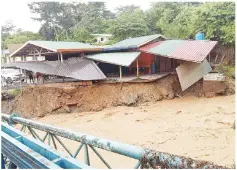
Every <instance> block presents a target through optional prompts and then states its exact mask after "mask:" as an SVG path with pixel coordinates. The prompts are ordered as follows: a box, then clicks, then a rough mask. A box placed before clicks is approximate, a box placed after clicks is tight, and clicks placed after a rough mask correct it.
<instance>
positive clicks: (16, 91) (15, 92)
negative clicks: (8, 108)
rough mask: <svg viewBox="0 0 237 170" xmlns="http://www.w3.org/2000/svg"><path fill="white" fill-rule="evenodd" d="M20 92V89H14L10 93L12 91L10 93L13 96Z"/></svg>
mask: <svg viewBox="0 0 237 170" xmlns="http://www.w3.org/2000/svg"><path fill="white" fill-rule="evenodd" d="M20 92H21V89H14V90H13V91H12V92H11V93H12V95H13V96H14V97H15V96H17V95H18V94H20Z"/></svg>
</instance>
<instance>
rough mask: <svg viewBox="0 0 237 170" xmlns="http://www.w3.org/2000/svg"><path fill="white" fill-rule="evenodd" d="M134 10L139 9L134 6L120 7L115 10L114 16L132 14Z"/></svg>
mask: <svg viewBox="0 0 237 170" xmlns="http://www.w3.org/2000/svg"><path fill="white" fill-rule="evenodd" d="M136 9H140V7H139V6H136V5H126V6H120V7H118V8H116V11H117V12H116V14H117V15H119V14H121V13H124V12H134V11H135V10H136Z"/></svg>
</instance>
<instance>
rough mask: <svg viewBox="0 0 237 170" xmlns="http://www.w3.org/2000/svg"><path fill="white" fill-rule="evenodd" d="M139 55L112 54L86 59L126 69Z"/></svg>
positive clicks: (90, 56)
mask: <svg viewBox="0 0 237 170" xmlns="http://www.w3.org/2000/svg"><path fill="white" fill-rule="evenodd" d="M139 55H140V52H114V53H99V54H94V55H87V56H86V58H88V59H91V60H96V61H100V62H104V63H110V64H115V65H119V66H126V67H128V66H130V65H131V64H132V63H133V61H135V60H136V58H137V57H138V56H139Z"/></svg>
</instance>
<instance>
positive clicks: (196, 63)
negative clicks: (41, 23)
mask: <svg viewBox="0 0 237 170" xmlns="http://www.w3.org/2000/svg"><path fill="white" fill-rule="evenodd" d="M216 45H217V42H216V41H208V40H168V39H166V38H165V37H164V36H162V35H160V34H156V35H149V36H142V37H136V38H129V39H126V40H123V41H120V42H118V43H116V44H113V45H111V46H108V47H98V46H93V45H90V44H84V43H80V42H53V41H29V42H27V43H25V44H24V45H22V46H21V47H20V48H18V49H17V50H16V51H15V52H13V53H12V54H11V55H10V57H17V56H32V57H33V58H34V57H36V56H44V57H45V60H44V61H22V62H12V63H8V64H6V65H4V67H17V68H21V69H25V70H30V71H34V72H41V73H43V74H48V75H57V76H62V77H70V78H73V79H76V80H80V81H92V80H106V79H107V80H108V79H115V80H117V81H123V82H129V81H132V80H137V79H141V80H144V79H145V80H148V81H150V80H157V79H159V78H162V77H164V76H167V75H168V74H176V73H177V75H178V78H179V81H180V85H181V88H182V91H184V90H185V89H187V88H188V87H190V86H191V85H193V84H194V83H195V82H197V81H199V80H200V79H202V78H203V77H204V76H205V75H206V74H207V73H209V72H210V71H211V66H210V64H209V62H208V61H207V59H206V58H207V57H208V56H209V55H210V53H211V51H212V50H213V49H214V47H215V46H216Z"/></svg>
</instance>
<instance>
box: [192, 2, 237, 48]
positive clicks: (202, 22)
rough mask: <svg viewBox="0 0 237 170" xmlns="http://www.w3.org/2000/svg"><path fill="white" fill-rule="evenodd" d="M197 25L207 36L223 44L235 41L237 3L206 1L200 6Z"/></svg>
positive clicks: (231, 43)
mask: <svg viewBox="0 0 237 170" xmlns="http://www.w3.org/2000/svg"><path fill="white" fill-rule="evenodd" d="M196 14H198V15H197V18H196V22H195V27H196V30H197V31H202V32H204V33H205V34H206V38H208V39H212V40H217V41H220V42H221V43H222V44H229V45H233V44H234V43H235V26H234V24H235V3H234V2H218V3H205V4H202V5H201V6H199V7H198V10H197V13H196Z"/></svg>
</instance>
